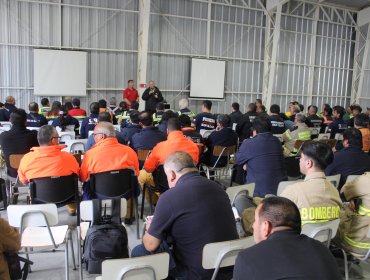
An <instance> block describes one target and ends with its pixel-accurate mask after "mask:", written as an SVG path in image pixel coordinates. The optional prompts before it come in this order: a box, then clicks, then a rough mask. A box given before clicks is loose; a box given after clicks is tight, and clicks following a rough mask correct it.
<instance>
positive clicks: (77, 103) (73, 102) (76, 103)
mask: <svg viewBox="0 0 370 280" xmlns="http://www.w3.org/2000/svg"><path fill="white" fill-rule="evenodd" d="M72 104H73V105H74V106H76V107H80V104H81V102H80V99H78V98H73V100H72Z"/></svg>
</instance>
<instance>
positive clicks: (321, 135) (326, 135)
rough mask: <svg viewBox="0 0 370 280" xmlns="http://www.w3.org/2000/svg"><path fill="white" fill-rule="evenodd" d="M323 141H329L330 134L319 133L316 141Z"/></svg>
mask: <svg viewBox="0 0 370 280" xmlns="http://www.w3.org/2000/svg"><path fill="white" fill-rule="evenodd" d="M325 139H326V140H327V139H330V133H319V135H318V136H317V140H318V141H320V140H325Z"/></svg>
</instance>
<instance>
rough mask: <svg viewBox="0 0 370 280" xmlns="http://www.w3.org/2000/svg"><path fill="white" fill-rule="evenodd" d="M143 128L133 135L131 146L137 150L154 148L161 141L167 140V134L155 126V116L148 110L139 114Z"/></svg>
mask: <svg viewBox="0 0 370 280" xmlns="http://www.w3.org/2000/svg"><path fill="white" fill-rule="evenodd" d="M139 124H140V126H141V127H142V129H141V130H140V131H139V132H137V133H135V134H134V135H133V136H132V139H131V143H130V146H131V147H132V148H133V149H134V150H135V151H138V150H152V149H153V148H154V147H155V146H156V145H157V144H158V143H159V142H162V141H165V140H166V139H167V135H166V134H165V133H163V132H161V131H159V130H158V128H157V127H154V126H153V117H152V116H151V115H150V114H149V113H148V112H145V111H144V112H141V113H140V114H139Z"/></svg>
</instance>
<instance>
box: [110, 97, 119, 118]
mask: <svg viewBox="0 0 370 280" xmlns="http://www.w3.org/2000/svg"><path fill="white" fill-rule="evenodd" d="M108 109H109V112H110V113H112V115H113V116H115V115H116V112H117V110H119V106H117V100H116V98H115V97H114V96H112V97H111V98H109V106H108Z"/></svg>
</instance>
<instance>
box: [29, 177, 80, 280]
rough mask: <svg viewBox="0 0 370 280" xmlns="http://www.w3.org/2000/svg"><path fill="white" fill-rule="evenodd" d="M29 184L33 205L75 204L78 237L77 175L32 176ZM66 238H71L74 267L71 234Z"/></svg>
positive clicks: (60, 205)
mask: <svg viewBox="0 0 370 280" xmlns="http://www.w3.org/2000/svg"><path fill="white" fill-rule="evenodd" d="M29 186H30V202H31V204H33V205H35V204H40V203H45V204H48V203H53V204H55V205H56V206H57V207H62V206H65V205H67V204H71V203H75V204H76V213H77V227H76V236H77V238H78V237H79V236H80V208H79V195H78V178H77V175H76V174H71V175H68V176H53V177H44V178H34V179H31V180H30V184H29ZM68 238H70V239H71V242H70V244H71V249H72V260H73V265H74V269H76V265H75V257H74V249H73V241H72V236H71V235H70V234H69V236H68ZM77 247H78V248H77V255H78V265H79V269H80V275H82V266H81V250H80V249H81V248H80V247H79V246H77Z"/></svg>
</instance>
